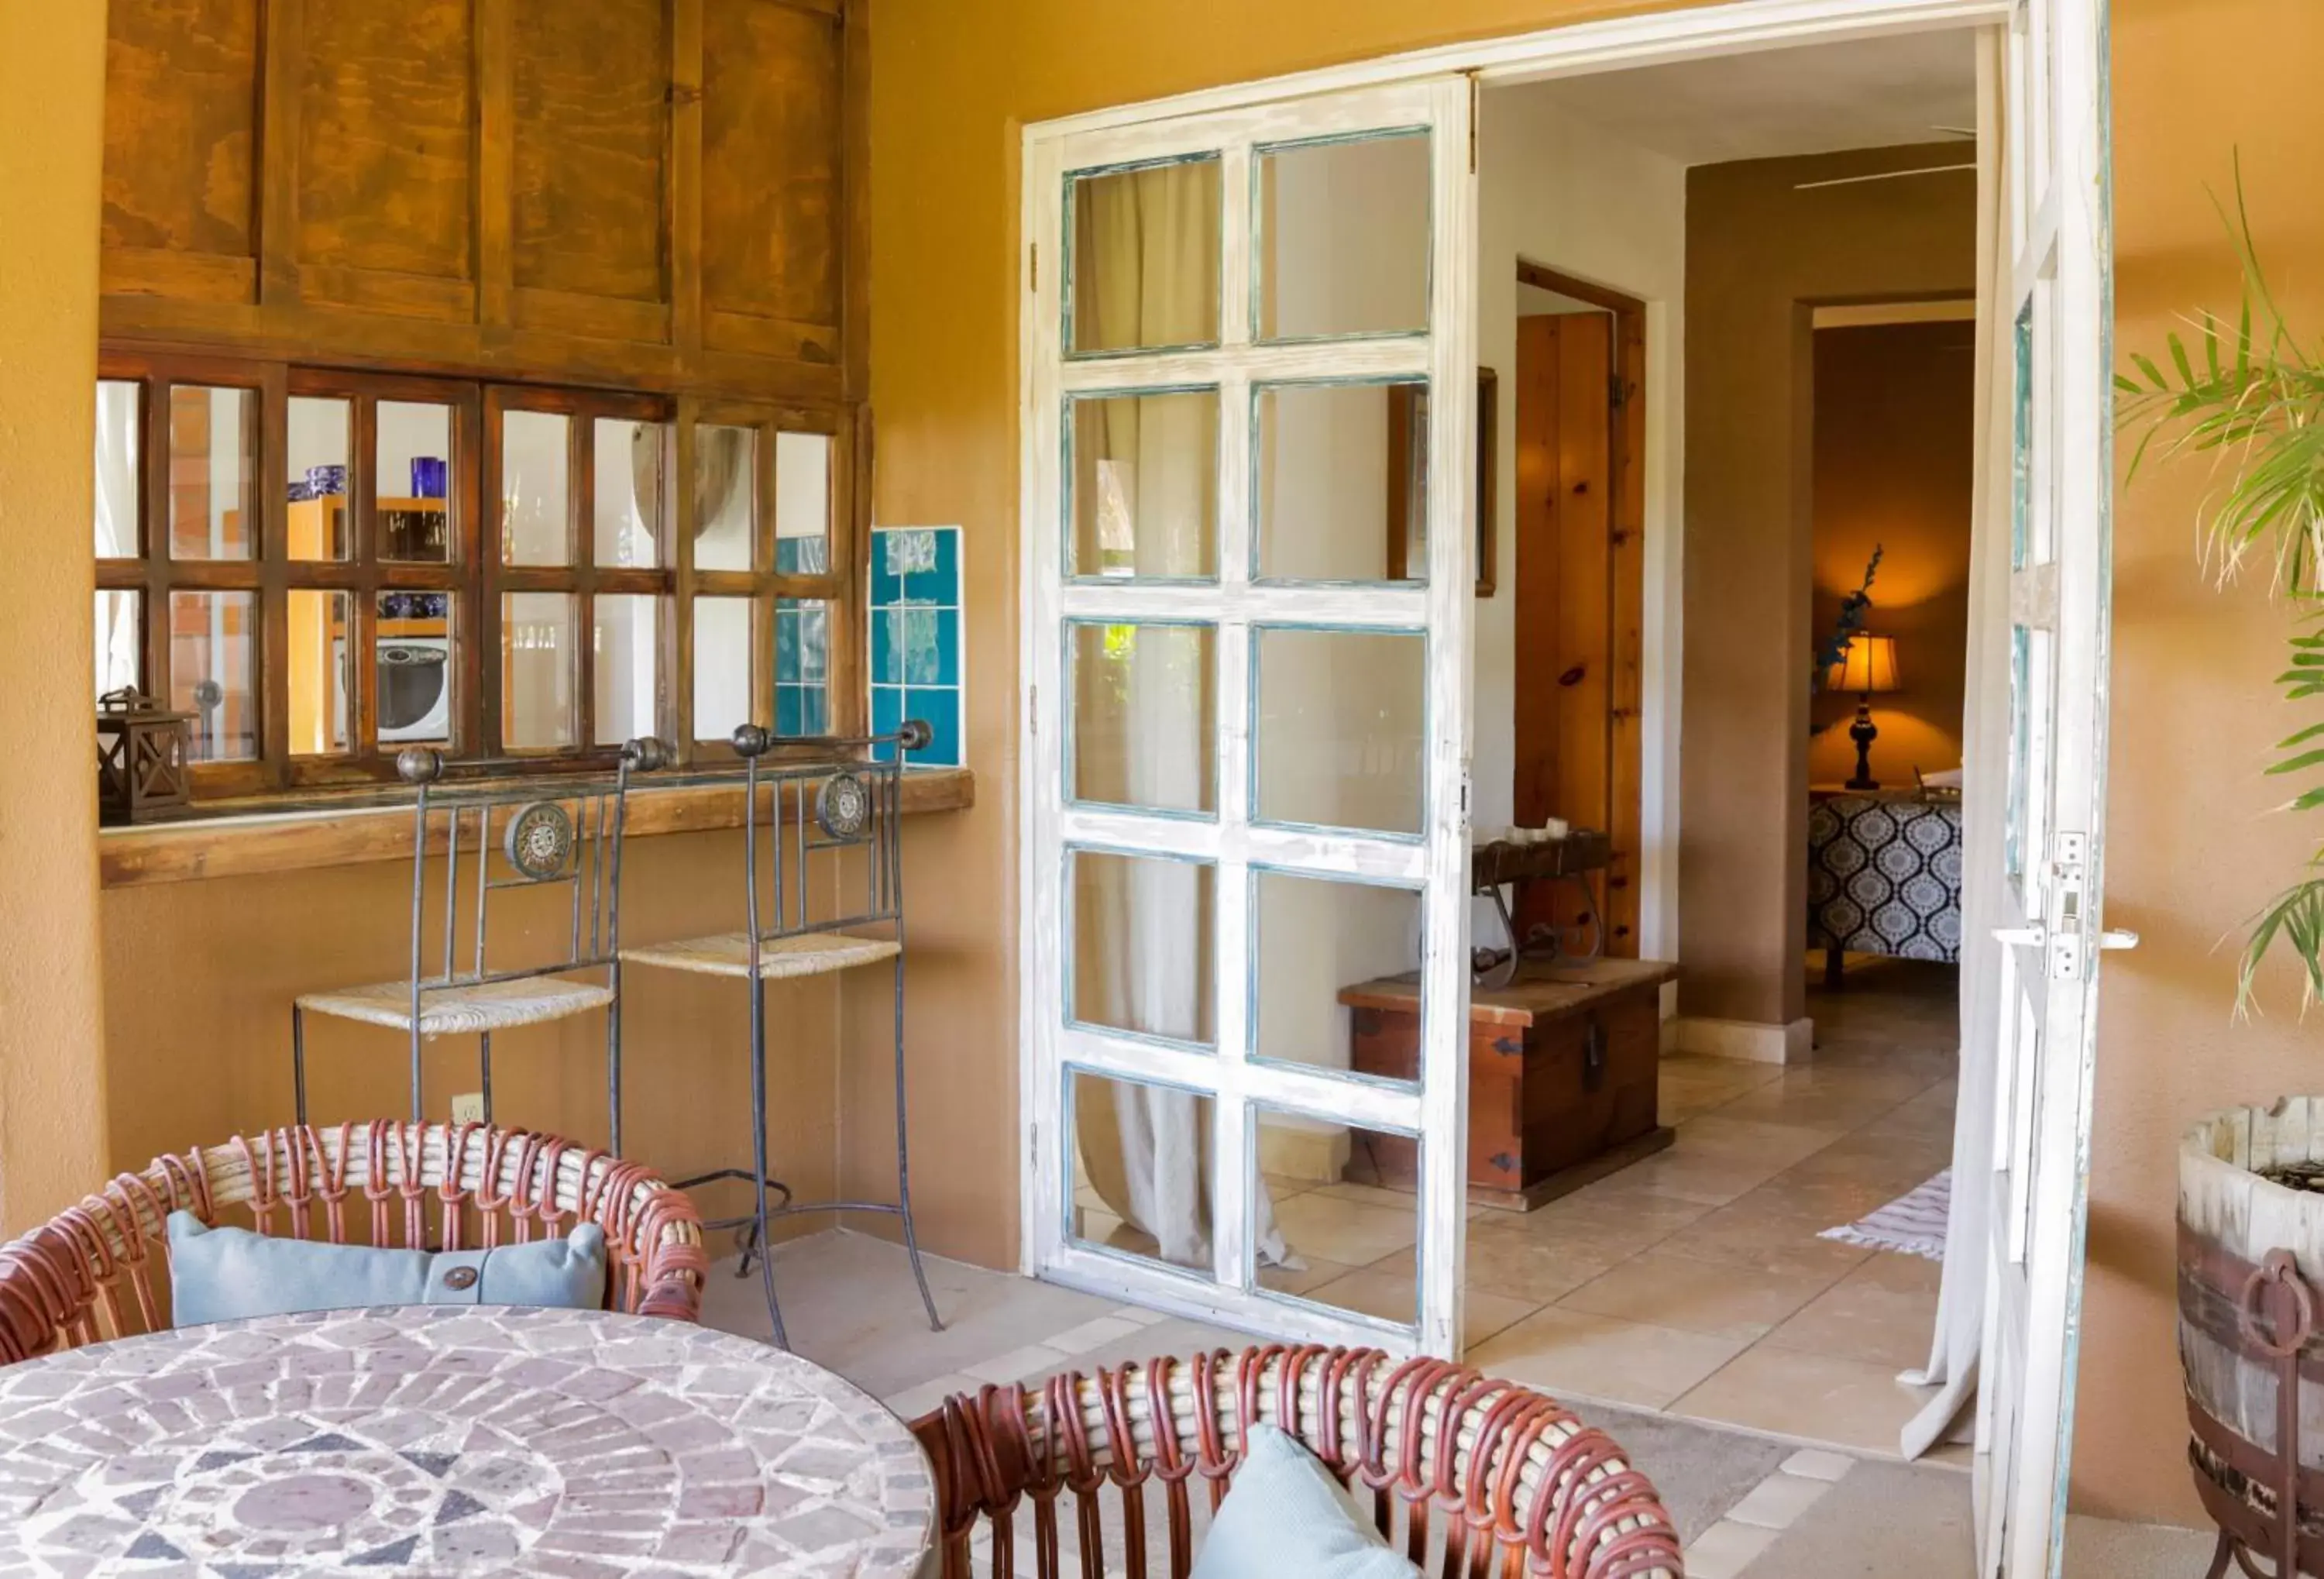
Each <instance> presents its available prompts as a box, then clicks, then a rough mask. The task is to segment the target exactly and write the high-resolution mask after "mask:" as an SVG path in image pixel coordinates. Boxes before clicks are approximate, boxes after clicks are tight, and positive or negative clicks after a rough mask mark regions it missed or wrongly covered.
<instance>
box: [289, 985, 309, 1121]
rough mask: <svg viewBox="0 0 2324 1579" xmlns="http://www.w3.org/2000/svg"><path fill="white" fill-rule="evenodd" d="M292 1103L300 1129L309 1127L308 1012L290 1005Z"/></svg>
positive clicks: (295, 1004)
mask: <svg viewBox="0 0 2324 1579" xmlns="http://www.w3.org/2000/svg"><path fill="white" fill-rule="evenodd" d="M291 1106H292V1110H293V1111H294V1112H295V1113H298V1115H299V1127H300V1129H302V1130H303V1129H305V1128H306V1127H307V1011H305V1010H303V1009H301V1008H300V1007H299V1005H298V1004H297V1003H296V1002H293V1003H292V1004H291Z"/></svg>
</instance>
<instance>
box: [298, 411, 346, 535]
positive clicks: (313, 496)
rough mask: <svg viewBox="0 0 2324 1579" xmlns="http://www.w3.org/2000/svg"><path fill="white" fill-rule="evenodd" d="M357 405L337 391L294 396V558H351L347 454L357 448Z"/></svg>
mask: <svg viewBox="0 0 2324 1579" xmlns="http://www.w3.org/2000/svg"><path fill="white" fill-rule="evenodd" d="M354 405H355V402H352V401H347V400H342V399H340V398H338V397H337V396H335V395H292V396H291V410H290V419H289V420H290V427H289V429H288V432H289V440H288V443H289V455H288V457H286V465H287V466H288V468H289V473H290V478H291V481H290V499H291V504H290V518H291V522H290V525H291V558H292V559H346V557H347V457H348V456H349V455H351V454H352V453H353V449H354V438H353V433H354V427H353V423H354Z"/></svg>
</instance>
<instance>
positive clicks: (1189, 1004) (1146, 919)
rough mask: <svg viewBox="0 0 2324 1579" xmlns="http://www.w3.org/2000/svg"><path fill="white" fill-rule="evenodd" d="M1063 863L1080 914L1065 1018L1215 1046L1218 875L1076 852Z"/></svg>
mask: <svg viewBox="0 0 2324 1579" xmlns="http://www.w3.org/2000/svg"><path fill="white" fill-rule="evenodd" d="M1065 864H1066V881H1067V885H1068V887H1069V888H1070V890H1071V899H1072V904H1073V915H1074V953H1073V984H1072V992H1073V997H1072V1000H1071V1002H1070V1004H1069V1006H1068V1008H1067V1010H1066V1011H1065V1018H1066V1019H1068V1020H1075V1021H1078V1022H1080V1023H1081V1024H1084V1025H1099V1026H1104V1027H1107V1028H1109V1029H1111V1030H1127V1031H1134V1032H1136V1033H1137V1034H1139V1035H1140V1036H1158V1037H1167V1038H1169V1039H1171V1040H1173V1041H1180V1042H1194V1043H1199V1044H1201V1045H1202V1046H1203V1047H1209V1046H1210V1045H1212V1043H1213V1040H1214V1039H1215V1036H1214V1032H1213V1030H1212V1023H1211V1002H1212V992H1211V926H1212V918H1213V915H1214V914H1215V910H1214V908H1213V906H1214V902H1215V901H1214V898H1213V896H1214V893H1215V891H1216V886H1217V882H1216V879H1217V873H1216V872H1215V870H1214V869H1213V867H1212V866H1211V864H1210V863H1208V862H1206V861H1175V860H1171V859H1169V858H1167V857H1166V856H1158V855H1118V854H1112V853H1111V852H1110V851H1104V850H1069V851H1067V852H1066V854H1065Z"/></svg>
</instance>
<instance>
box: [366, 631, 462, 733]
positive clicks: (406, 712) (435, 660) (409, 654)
mask: <svg viewBox="0 0 2324 1579" xmlns="http://www.w3.org/2000/svg"><path fill="white" fill-rule="evenodd" d="M377 606H378V610H379V617H378V620H377V622H376V623H374V626H373V628H372V660H373V669H374V684H375V686H376V688H377V690H378V696H379V702H378V706H379V743H380V744H381V745H382V746H383V747H385V748H387V750H388V753H389V754H391V755H392V754H393V753H394V750H395V748H396V747H397V746H399V745H407V744H422V745H444V744H447V743H449V742H450V740H451V738H452V704H453V694H452V674H453V664H452V639H453V627H452V595H451V594H450V593H448V592H383V593H381V594H380V595H379V603H378V605H377Z"/></svg>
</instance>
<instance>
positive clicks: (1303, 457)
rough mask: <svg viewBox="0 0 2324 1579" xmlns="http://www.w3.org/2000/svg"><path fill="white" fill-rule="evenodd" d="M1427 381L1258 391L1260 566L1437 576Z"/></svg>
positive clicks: (1281, 573) (1287, 572)
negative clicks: (1432, 550)
mask: <svg viewBox="0 0 2324 1579" xmlns="http://www.w3.org/2000/svg"><path fill="white" fill-rule="evenodd" d="M1427 387H1428V386H1427V385H1426V384H1425V383H1301V384H1273V385H1268V386H1266V387H1262V388H1261V389H1259V391H1258V392H1257V396H1256V399H1257V404H1258V419H1259V429H1258V441H1257V442H1258V448H1256V450H1255V451H1254V452H1253V455H1252V470H1253V475H1254V479H1255V486H1254V490H1253V491H1254V493H1255V494H1256V506H1255V511H1254V515H1255V528H1254V531H1253V532H1252V547H1253V550H1254V553H1255V555H1256V558H1257V563H1256V565H1255V566H1254V567H1253V569H1254V573H1255V574H1257V575H1259V576H1260V577H1267V578H1269V579H1277V580H1296V581H1384V580H1391V579H1393V580H1401V581H1416V582H1420V581H1425V580H1426V579H1427V578H1428V536H1427V523H1428V512H1427V498H1428V432H1427V420H1426V407H1425V404H1423V403H1421V399H1422V397H1425V392H1426V390H1427ZM1416 418H1417V419H1418V420H1415V419H1416Z"/></svg>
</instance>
